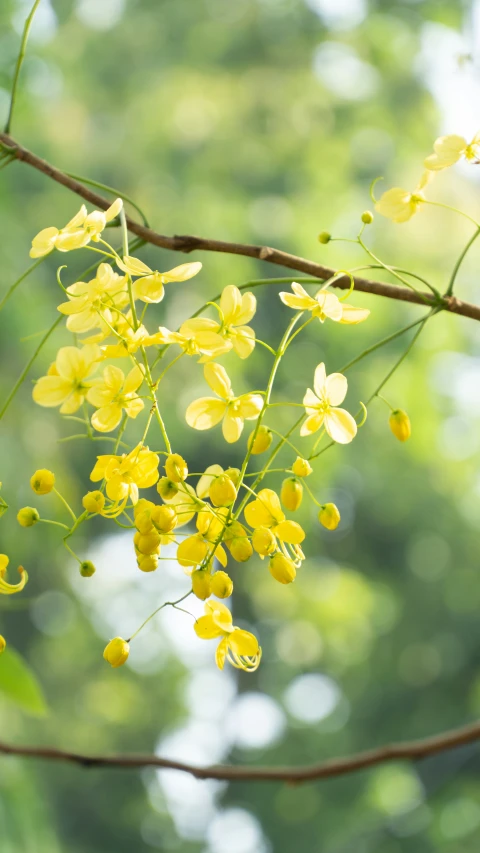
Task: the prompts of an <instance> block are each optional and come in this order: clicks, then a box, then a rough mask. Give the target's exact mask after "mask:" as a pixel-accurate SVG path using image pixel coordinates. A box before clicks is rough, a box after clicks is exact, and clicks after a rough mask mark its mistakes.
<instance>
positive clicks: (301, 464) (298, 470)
mask: <svg viewBox="0 0 480 853" xmlns="http://www.w3.org/2000/svg"><path fill="white" fill-rule="evenodd" d="M292 471H293V473H294V474H295V475H296V476H297V477H308V476H309V475H310V474H311V473H312V471H313V468H312V466H311V465H310V462H309V461H308V459H303V457H302V456H297V458H296V459H295V462H294V463H293V465H292Z"/></svg>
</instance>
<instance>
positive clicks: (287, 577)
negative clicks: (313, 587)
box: [268, 553, 297, 584]
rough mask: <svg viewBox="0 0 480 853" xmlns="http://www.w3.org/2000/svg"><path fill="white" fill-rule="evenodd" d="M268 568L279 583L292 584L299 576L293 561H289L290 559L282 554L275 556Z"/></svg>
mask: <svg viewBox="0 0 480 853" xmlns="http://www.w3.org/2000/svg"><path fill="white" fill-rule="evenodd" d="M268 568H269V569H270V574H271V575H272V577H274V578H275V580H276V581H278V582H279V583H284V584H287V583H292V581H294V580H295V578H296V576H297V570H296V568H295V564H294V562H293V560H289V559H288V557H284V555H283V554H280V553H278V554H274V556H273V557H272V558H271V560H270V562H269V564H268Z"/></svg>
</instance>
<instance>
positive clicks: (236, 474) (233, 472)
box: [225, 468, 241, 486]
mask: <svg viewBox="0 0 480 853" xmlns="http://www.w3.org/2000/svg"><path fill="white" fill-rule="evenodd" d="M240 473H241V471H240V468H227V470H226V471H225V474H226V475H227V477H230V479H231V481H232V483H233V485H234V486H238V483H239V480H240Z"/></svg>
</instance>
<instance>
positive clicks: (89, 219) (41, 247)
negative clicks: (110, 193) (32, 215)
mask: <svg viewBox="0 0 480 853" xmlns="http://www.w3.org/2000/svg"><path fill="white" fill-rule="evenodd" d="M122 207H123V202H122V200H121V199H120V198H117V199H116V200H115V201H114V202H113V204H112V205H110V207H109V208H108V210H106V211H102V210H94V211H93V212H92V213H87V208H86V207H85V205H84V204H82V206H81V208H80V210H79V211H78V213H77V214H75V216H74V217H73V219H71V220H70V222H68V223H67V224H66V225H65V228H61V229H60V230H59V229H58V228H55V227H54V226H51V227H49V228H44V229H43V230H42V231H40V232H39V233H38V234H37V235H36V237H34V238H33V240H32V248H31V249H30V257H31V258H42V257H43V256H44V255H48V254H49V253H50V252H52V251H53V249H58V250H59V251H60V252H70V251H71V250H72V249H81V248H82V247H83V246H86V245H87V244H88V243H89V242H90V240H94V241H97V240H98V239H99V236H100V234H101V232H102V231H103V229H104V228H105V226H106V224H107V222H110V221H111V220H112V219H115V217H116V216H118V214H119V213H120V211H121V209H122Z"/></svg>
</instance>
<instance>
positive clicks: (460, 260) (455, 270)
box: [0, 226, 480, 307]
mask: <svg viewBox="0 0 480 853" xmlns="http://www.w3.org/2000/svg"><path fill="white" fill-rule="evenodd" d="M479 234H480V226H479V227H478V228H477V230H476V231H475V233H474V234H472V236H471V237H470V240H469V241H468V243H467V245H466V246H465V248H464V250H463V252H462V253H461V255H460V257H459V258H458V260H457V263H456V264H455V266H454V268H453V271H452V274H451V276H450V281H449V282H448V287H447V289H446V291H445V296H451V295H452V293H453V287H454V284H455V279H456V277H457V273H458V271H459V269H460V267H461V265H462V263H463V260H464V258H465V256H466V254H467V253H468V251H469V249H470V247H471V246H472V245H473V244H474V242H475V240H476V239H477V237H478V235H479ZM0 307H1V305H0Z"/></svg>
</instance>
